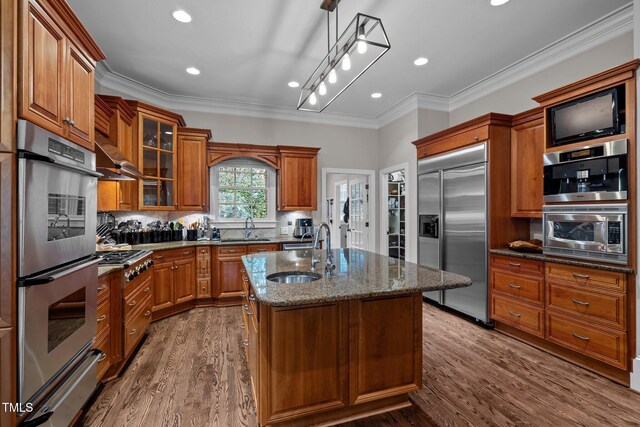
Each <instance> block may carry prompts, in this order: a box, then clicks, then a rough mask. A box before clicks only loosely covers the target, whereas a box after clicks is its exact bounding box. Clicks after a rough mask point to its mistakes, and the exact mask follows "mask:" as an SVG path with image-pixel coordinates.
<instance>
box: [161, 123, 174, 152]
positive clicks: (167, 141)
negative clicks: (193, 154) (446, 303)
mask: <svg viewBox="0 0 640 427" xmlns="http://www.w3.org/2000/svg"><path fill="white" fill-rule="evenodd" d="M160 148H161V149H163V150H167V151H173V126H171V125H167V124H164V123H160Z"/></svg>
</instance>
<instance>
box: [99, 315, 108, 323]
mask: <svg viewBox="0 0 640 427" xmlns="http://www.w3.org/2000/svg"><path fill="white" fill-rule="evenodd" d="M105 320H107V315H106V314H103V315H102V316H100V317H98V323H100V322H104V321H105Z"/></svg>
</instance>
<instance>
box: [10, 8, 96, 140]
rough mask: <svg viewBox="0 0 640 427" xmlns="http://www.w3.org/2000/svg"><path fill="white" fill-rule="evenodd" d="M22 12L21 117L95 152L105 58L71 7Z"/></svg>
mask: <svg viewBox="0 0 640 427" xmlns="http://www.w3.org/2000/svg"><path fill="white" fill-rule="evenodd" d="M20 7H21V10H20V20H19V34H20V37H19V38H18V40H19V41H20V43H21V46H20V55H19V57H20V59H21V63H20V65H19V85H18V89H19V91H20V96H19V97H18V115H19V116H20V117H22V118H24V119H27V120H29V121H31V122H33V123H35V124H37V125H39V126H41V127H43V128H45V129H47V130H49V131H51V132H53V133H56V134H58V135H60V136H62V137H65V138H67V139H69V140H71V141H73V142H75V143H77V144H79V145H81V146H83V147H85V148H88V149H90V150H92V149H93V144H94V143H93V138H94V113H93V108H94V104H93V91H94V69H95V63H96V61H101V60H103V59H105V56H104V54H103V53H102V51H100V49H99V48H98V46H97V45H96V44H95V42H93V40H92V39H91V37H90V36H89V34H88V33H87V32H86V30H85V29H84V27H83V26H82V24H81V23H80V22H79V21H78V20H77V18H76V17H75V15H74V14H73V12H72V11H71V9H70V8H69V6H68V5H67V4H66V2H63V1H58V0H21V1H20Z"/></svg>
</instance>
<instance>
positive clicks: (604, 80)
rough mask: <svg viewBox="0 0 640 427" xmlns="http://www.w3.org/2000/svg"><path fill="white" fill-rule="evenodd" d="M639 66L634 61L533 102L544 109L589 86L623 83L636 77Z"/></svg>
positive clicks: (546, 94) (549, 93)
mask: <svg viewBox="0 0 640 427" xmlns="http://www.w3.org/2000/svg"><path fill="white" fill-rule="evenodd" d="M638 66H640V59H634V60H632V61H629V62H625V63H624V64H622V65H619V66H617V67H614V68H610V69H608V70H606V71H603V72H601V73H598V74H594V75H593V76H589V77H587V78H584V79H582V80H578V81H577V82H574V83H571V84H568V85H566V86H562V87H560V88H558V89H554V90H552V91H549V92H546V93H543V94H542V95H538V96H536V97H534V98H533V100H534V101H537V102H538V103H540V104H541V106H542V107H546V106H548V105H550V104H553V103H555V102H559V101H560V100H564V99H569V98H571V97H573V96H575V95H574V94H575V93H576V92H577V91H584V90H585V89H587V88H589V86H598V87H604V86H610V85H613V84H616V83H622V82H623V81H625V80H628V79H631V78H634V77H635V73H636V69H637V68H638Z"/></svg>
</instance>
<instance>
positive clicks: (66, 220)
mask: <svg viewBox="0 0 640 427" xmlns="http://www.w3.org/2000/svg"><path fill="white" fill-rule="evenodd" d="M85 206H86V203H85V198H84V197H83V196H69V195H66V194H54V193H49V199H48V215H47V224H48V233H47V241H49V242H51V241H53V240H62V239H68V238H71V237H77V236H84V235H85V223H86V215H85Z"/></svg>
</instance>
